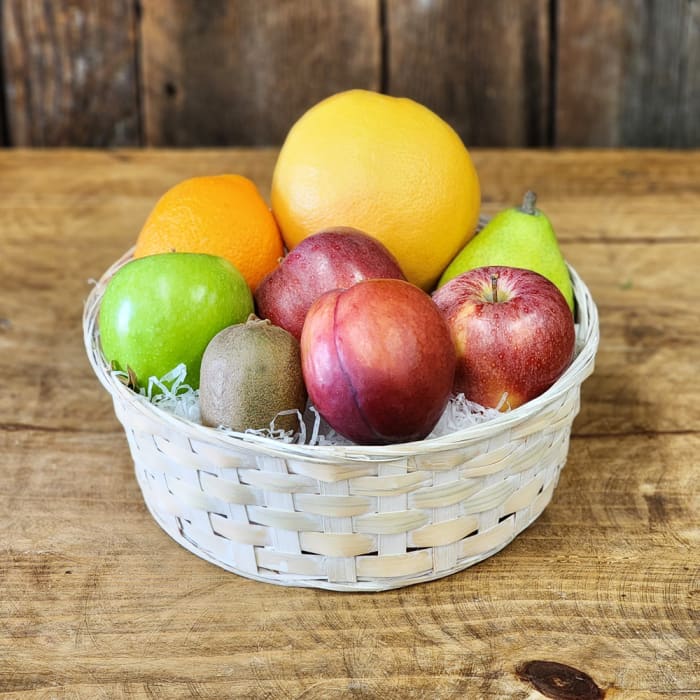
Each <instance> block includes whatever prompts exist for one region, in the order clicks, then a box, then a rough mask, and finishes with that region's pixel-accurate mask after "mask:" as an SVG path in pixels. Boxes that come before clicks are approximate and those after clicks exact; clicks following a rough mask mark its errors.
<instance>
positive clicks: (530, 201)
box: [520, 190, 537, 216]
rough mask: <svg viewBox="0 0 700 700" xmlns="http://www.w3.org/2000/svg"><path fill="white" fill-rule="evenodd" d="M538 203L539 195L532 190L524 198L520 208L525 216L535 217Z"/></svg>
mask: <svg viewBox="0 0 700 700" xmlns="http://www.w3.org/2000/svg"><path fill="white" fill-rule="evenodd" d="M536 203H537V195H536V194H535V193H534V192H533V191H532V190H528V191H527V192H526V193H525V196H524V197H523V204H522V206H521V207H520V211H521V212H522V213H523V214H530V216H534V215H535V214H536V213H537V209H535V204H536Z"/></svg>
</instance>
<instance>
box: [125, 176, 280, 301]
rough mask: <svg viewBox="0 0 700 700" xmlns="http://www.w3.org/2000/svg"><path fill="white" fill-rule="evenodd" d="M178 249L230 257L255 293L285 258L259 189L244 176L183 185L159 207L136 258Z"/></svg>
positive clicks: (143, 231) (140, 241)
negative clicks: (282, 258)
mask: <svg viewBox="0 0 700 700" xmlns="http://www.w3.org/2000/svg"><path fill="white" fill-rule="evenodd" d="M171 250H175V251H177V252H182V253H209V254H210V255H218V256H219V257H222V258H226V259H227V260H228V261H229V262H231V263H232V264H233V265H234V266H235V267H236V269H237V270H238V271H239V272H240V273H241V274H242V275H243V277H244V278H245V280H246V282H247V283H248V285H249V286H250V288H251V289H252V290H253V291H255V288H256V287H257V285H258V283H259V282H260V280H262V278H263V277H264V276H265V275H266V274H267V273H268V272H271V271H272V270H273V269H274V268H275V267H276V266H277V264H278V261H279V259H280V258H281V257H282V255H283V243H282V237H281V236H280V231H279V228H278V226H277V223H276V222H275V218H274V216H273V215H272V212H271V211H270V209H269V207H268V206H267V204H266V203H265V201H264V200H263V198H262V196H261V195H260V193H259V192H258V189H257V187H256V186H255V184H254V183H253V182H252V181H251V180H249V179H248V178H246V177H243V176H242V175H207V176H203V177H193V178H190V179H188V180H183V181H182V182H180V183H178V184H177V185H175V186H174V187H172V188H171V189H169V190H168V191H167V192H166V193H165V194H164V195H163V196H162V197H161V198H160V200H159V201H158V202H157V203H156V205H155V207H154V208H153V211H151V213H150V214H149V216H148V218H147V219H146V223H145V224H144V225H143V228H142V229H141V233H140V234H139V236H138V240H137V241H136V249H135V251H134V257H137V258H140V257H143V256H145V255H153V254H154V253H166V252H168V251H171Z"/></svg>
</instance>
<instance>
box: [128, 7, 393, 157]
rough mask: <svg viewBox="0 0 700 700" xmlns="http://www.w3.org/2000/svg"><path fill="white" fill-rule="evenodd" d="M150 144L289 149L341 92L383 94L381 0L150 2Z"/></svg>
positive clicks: (146, 94)
mask: <svg viewBox="0 0 700 700" xmlns="http://www.w3.org/2000/svg"><path fill="white" fill-rule="evenodd" d="M142 7H143V21H142V24H141V44H142V58H141V65H142V73H143V98H144V114H145V127H146V128H145V143H146V144H147V145H153V146H163V145H171V146H196V145H198V146H211V145H227V144H236V145H259V144H277V143H282V141H283V140H284V137H285V135H286V133H287V131H288V129H289V126H290V124H292V123H293V122H294V121H296V119H298V118H299V117H300V116H301V115H302V114H303V113H304V112H305V111H306V110H307V109H309V108H310V107H311V106H312V105H314V104H315V103H316V102H318V101H320V100H322V99H323V98H325V97H327V96H328V95H330V94H333V93H334V92H339V91H341V90H344V89H347V88H348V87H358V88H367V89H374V90H378V89H379V87H380V73H381V69H380V61H381V48H380V40H381V36H380V25H379V10H378V5H377V3H376V0H352V1H350V2H342V3H329V2H326V1H325V0H313V2H303V3H299V2H297V3H294V2H292V3H290V2H287V3H279V2H276V0H238V1H237V2H235V3H234V2H228V1H227V0H214V1H210V2H206V3H193V2H192V1H191V0H144V1H143V2H142Z"/></svg>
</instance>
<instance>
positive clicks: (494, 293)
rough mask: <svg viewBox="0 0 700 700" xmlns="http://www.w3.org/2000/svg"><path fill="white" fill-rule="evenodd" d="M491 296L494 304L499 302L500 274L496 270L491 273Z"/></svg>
mask: <svg viewBox="0 0 700 700" xmlns="http://www.w3.org/2000/svg"><path fill="white" fill-rule="evenodd" d="M491 297H492V299H493V303H494V304H498V275H497V274H496V273H495V272H494V273H493V274H492V275H491Z"/></svg>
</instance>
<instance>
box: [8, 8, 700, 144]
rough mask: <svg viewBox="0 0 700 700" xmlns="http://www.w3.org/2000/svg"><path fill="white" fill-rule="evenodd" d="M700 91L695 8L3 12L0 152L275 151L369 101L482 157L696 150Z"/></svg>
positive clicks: (699, 28)
mask: <svg viewBox="0 0 700 700" xmlns="http://www.w3.org/2000/svg"><path fill="white" fill-rule="evenodd" d="M699 76H700V2H699V1H698V0H587V1H586V2H574V1H572V0H529V1H528V2H523V1H522V0H441V1H440V2H437V1H427V0H343V1H342V2H340V1H336V2H328V1H327V0H286V1H285V2H279V1H278V0H207V1H206V2H201V1H198V0H113V1H112V2H99V3H96V2H90V1H89V0H51V2H48V1H47V0H3V2H1V3H0V145H1V144H2V142H3V141H6V142H7V144H9V145H14V146H67V145H73V146H105V147H106V146H139V145H142V146H143V145H145V146H188V147H189V146H228V145H236V146H246V145H263V144H273V145H279V144H281V143H282V140H283V138H284V136H285V134H286V131H287V129H288V127H289V124H291V122H292V120H293V119H295V118H296V117H298V116H299V115H300V114H301V113H302V112H303V111H304V110H306V109H307V108H308V107H310V106H311V105H313V104H314V103H316V102H317V101H319V100H320V99H322V98H324V97H326V96H328V95H330V94H333V93H334V92H338V91H341V90H346V89H349V88H357V87H362V88H372V89H378V90H382V91H384V92H389V93H391V94H394V95H401V96H408V97H412V98H414V99H418V100H420V101H422V102H424V103H426V104H427V105H428V106H430V107H431V108H432V109H433V110H435V111H436V112H437V113H438V114H440V115H441V116H443V117H444V118H445V119H447V120H448V121H449V123H450V124H452V125H453V126H454V128H455V129H456V130H457V131H458V133H459V134H460V136H461V137H462V138H463V139H464V140H465V142H466V143H467V144H468V145H469V146H471V147H475V146H481V147H511V146H520V147H524V146H563V147H580V146H587V147H591V146H596V147H608V146H618V147H623V146H626V147H630V146H634V147H642V146H645V147H650V146H651V147H664V148H667V147H674V148H677V147H681V148H693V147H698V146H700V119H698V105H700V77H699ZM3 120H4V121H5V122H6V128H5V129H4V130H3V129H2V128H1V123H2V121H3Z"/></svg>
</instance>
